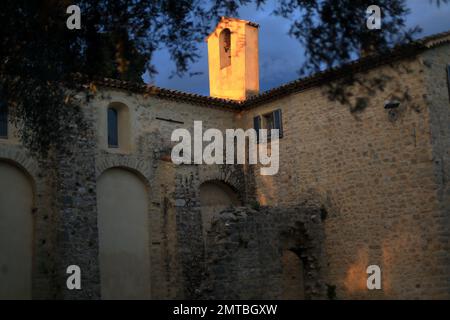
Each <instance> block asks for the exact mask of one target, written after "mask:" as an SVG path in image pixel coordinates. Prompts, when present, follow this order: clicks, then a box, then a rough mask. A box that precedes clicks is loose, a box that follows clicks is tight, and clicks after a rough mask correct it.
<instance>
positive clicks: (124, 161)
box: [96, 155, 150, 189]
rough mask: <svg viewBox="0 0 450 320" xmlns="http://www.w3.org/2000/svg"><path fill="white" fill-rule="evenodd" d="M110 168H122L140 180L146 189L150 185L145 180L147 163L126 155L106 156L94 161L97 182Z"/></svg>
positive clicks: (146, 179)
mask: <svg viewBox="0 0 450 320" xmlns="http://www.w3.org/2000/svg"><path fill="white" fill-rule="evenodd" d="M112 168H123V169H124V170H129V171H132V172H134V173H135V174H136V175H138V176H139V177H140V178H141V179H142V181H143V182H144V183H145V185H146V186H147V188H149V189H150V183H149V181H148V178H147V177H148V175H149V170H150V167H149V164H148V161H146V160H140V159H137V158H135V157H131V156H127V155H108V156H105V157H100V158H98V159H97V161H96V175H97V180H98V178H99V177H100V176H101V175H102V174H103V173H104V172H105V171H106V170H109V169H112Z"/></svg>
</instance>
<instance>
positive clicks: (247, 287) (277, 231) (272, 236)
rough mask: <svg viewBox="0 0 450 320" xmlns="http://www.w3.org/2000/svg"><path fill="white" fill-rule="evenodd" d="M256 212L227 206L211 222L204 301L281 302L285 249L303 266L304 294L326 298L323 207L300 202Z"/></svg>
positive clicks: (204, 279)
mask: <svg viewBox="0 0 450 320" xmlns="http://www.w3.org/2000/svg"><path fill="white" fill-rule="evenodd" d="M255 209H257V210H255ZM255 209H251V208H249V207H230V208H229V209H226V210H224V211H222V212H221V213H220V214H219V215H218V216H217V218H216V219H215V220H214V221H213V224H212V228H211V230H210V231H209V232H208V234H207V242H208V246H207V247H206V253H205V256H206V257H205V261H206V270H205V275H204V278H203V281H202V286H201V294H202V297H203V298H204V299H281V298H283V291H284V290H285V289H286V288H285V287H284V286H286V281H285V280H286V279H284V275H283V260H282V257H283V254H284V252H286V251H287V250H288V251H291V252H293V253H295V254H296V255H297V256H298V257H299V258H300V260H301V261H302V262H303V266H304V270H303V273H304V274H303V278H304V284H303V286H304V292H303V293H302V294H303V296H304V297H305V298H306V299H320V298H326V284H325V283H324V281H323V278H322V271H323V270H322V269H323V267H324V263H325V261H324V256H323V252H322V242H323V236H324V235H323V226H322V219H321V207H320V206H319V205H317V204H314V203H310V202H304V203H302V204H301V205H299V206H294V207H290V208H287V207H286V208H281V207H276V208H274V207H261V208H255ZM287 289H292V288H287Z"/></svg>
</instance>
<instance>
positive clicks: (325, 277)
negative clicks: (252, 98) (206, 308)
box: [0, 45, 450, 299]
mask: <svg viewBox="0 0 450 320" xmlns="http://www.w3.org/2000/svg"><path fill="white" fill-rule="evenodd" d="M448 56H449V46H448V45H446V46H442V47H439V48H435V49H433V50H429V51H428V52H426V53H425V54H424V55H423V56H422V57H418V58H416V59H412V60H408V61H403V62H402V64H401V66H400V65H398V66H397V68H390V67H387V66H386V67H381V68H378V69H376V70H374V71H370V72H368V74H367V76H369V77H371V76H374V75H377V74H378V75H379V74H382V73H384V74H387V75H389V76H390V77H392V79H391V81H390V82H389V83H388V84H387V86H386V88H385V90H384V91H381V92H377V93H376V94H374V95H373V96H369V97H368V99H367V101H368V104H367V106H366V107H365V108H364V109H363V110H358V111H356V112H352V111H350V110H349V109H348V108H347V107H346V106H343V105H340V104H338V103H337V102H333V101H330V100H329V99H328V98H327V96H326V93H325V92H324V90H325V88H324V87H316V88H312V89H308V90H305V91H303V92H299V93H295V94H291V95H289V96H285V97H282V98H279V99H277V100H275V101H273V102H268V103H264V104H262V105H260V106H258V107H254V108H251V109H248V110H245V111H243V112H241V113H234V112H231V111H229V110H225V109H220V108H209V107H204V106H199V105H192V104H188V103H182V102H176V101H171V100H166V99H159V98H157V97H154V96H148V97H146V96H143V95H137V94H131V93H128V92H125V91H121V90H112V89H106V88H99V90H98V92H97V93H96V94H95V96H94V98H93V100H91V101H90V102H89V103H87V104H85V105H83V112H84V115H85V119H86V124H87V127H86V128H80V130H79V135H78V136H77V137H76V141H75V143H74V144H73V145H72V146H71V148H70V149H69V150H68V151H67V152H65V153H56V154H54V155H53V156H52V157H51V158H49V159H33V158H32V157H30V156H29V155H28V153H27V151H26V150H24V149H23V148H22V147H21V146H20V145H19V144H18V142H17V141H16V140H14V139H11V140H10V141H1V144H0V160H1V161H9V162H12V163H15V164H16V165H17V166H19V167H20V168H23V170H24V171H26V172H27V173H28V174H29V175H30V177H31V179H32V180H33V185H34V186H35V190H34V193H35V199H34V204H35V208H34V209H33V214H34V222H35V227H34V228H35V230H34V231H35V239H34V247H33V248H34V252H35V256H34V257H33V259H34V260H33V297H34V298H64V299H80V298H81V299H96V298H100V297H101V292H100V285H101V284H100V277H99V271H100V270H99V263H98V250H99V249H98V230H97V205H96V202H97V199H96V196H97V195H96V182H97V179H98V177H100V175H101V174H102V173H103V172H104V171H106V170H108V169H110V168H121V169H123V170H129V171H131V172H134V173H136V174H137V175H139V176H140V177H142V179H143V180H144V183H145V184H146V186H147V187H148V189H149V199H147V200H148V203H149V209H148V217H149V222H150V227H149V229H150V230H149V232H150V238H149V248H150V260H151V267H150V269H151V282H152V286H151V288H152V292H151V296H152V298H154V299H162V298H179V299H182V298H279V297H281V296H282V287H283V281H284V280H283V272H282V271H283V267H282V258H281V257H282V256H283V250H291V251H293V252H295V253H296V254H297V255H298V256H299V257H300V258H301V260H302V262H303V265H304V268H305V270H306V272H305V297H306V298H311V299H312V298H334V296H335V294H336V297H337V298H411V299H412V298H448V297H449V287H450V284H449V277H448V275H449V274H450V272H449V268H450V262H449V256H448V252H449V250H448V236H449V230H448V226H449V225H450V223H449V221H448V219H449V217H448V212H449V210H450V209H449V208H450V207H449V201H450V200H449V199H450V197H449V184H448V181H449V179H450V177H449V172H450V168H449V164H450V161H449V153H448V150H449V149H450V145H449V143H450V142H449V141H450V133H449V127H448V121H446V119H447V120H448V117H449V97H448V91H447V88H446V87H445V83H446V82H445V78H444V77H445V73H444V72H445V64H446V63H448V61H446V59H447V58H448ZM352 91H353V92H354V93H355V96H356V97H358V96H361V95H364V94H367V92H363V91H364V90H363V89H362V88H361V87H359V86H354V87H352ZM394 98H395V99H399V100H401V104H400V107H399V108H398V109H397V110H395V111H393V112H390V111H388V110H386V109H385V108H384V102H385V100H388V99H394ZM110 103H121V104H123V105H125V106H126V108H128V115H129V129H130V132H129V139H130V141H129V143H128V144H127V147H126V148H123V149H122V148H117V149H111V148H108V146H107V141H106V132H107V131H106V110H107V107H108V105H109V104H110ZM280 108H281V110H282V119H283V128H284V136H283V138H282V139H281V140H280V171H279V173H278V174H277V175H275V176H261V175H259V167H258V166H230V165H220V166H216V165H213V166H208V165H181V166H176V165H174V164H173V163H171V162H170V161H169V159H170V150H171V147H172V146H173V143H172V142H171V141H170V135H171V133H172V131H173V130H174V129H176V128H187V129H188V130H190V131H191V132H192V127H193V122H194V120H202V121H203V123H204V126H205V129H206V128H218V129H221V130H225V129H229V128H236V127H242V128H250V127H252V119H253V117H254V116H255V115H261V114H265V113H266V112H269V111H273V110H274V109H280ZM207 181H221V182H222V183H226V184H227V185H228V186H230V188H231V189H233V190H234V191H235V192H236V194H237V195H238V196H239V198H240V201H241V202H242V203H243V205H249V204H252V205H253V206H254V208H257V207H258V204H257V203H259V204H260V205H261V206H262V207H261V209H260V211H255V210H252V209H249V208H248V207H247V208H238V209H230V210H228V211H224V212H223V213H222V215H221V216H220V217H219V218H218V220H217V221H216V223H215V224H213V228H212V230H211V231H210V232H209V233H208V236H207V239H206V241H207V243H208V245H207V246H205V239H204V236H203V230H202V218H201V203H200V200H199V199H200V194H199V190H200V186H201V184H202V183H204V182H207ZM311 199H312V200H311ZM255 201H257V203H256V202H255ZM205 248H206V251H205ZM71 264H77V265H79V266H80V267H81V270H82V288H83V289H82V290H80V291H69V290H67V289H66V286H65V284H66V278H67V274H66V268H67V266H68V265H71ZM370 264H377V265H379V266H380V267H381V270H382V277H383V282H382V290H381V291H368V290H367V289H366V285H365V284H366V279H367V274H366V267H367V266H368V265H370ZM268 275H271V276H270V277H268ZM268 288H270V290H269V289H268ZM330 288H331V289H330ZM332 288H336V291H335V294H334V289H332ZM327 290H328V291H327ZM330 292H332V293H333V294H330Z"/></svg>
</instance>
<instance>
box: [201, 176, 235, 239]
mask: <svg viewBox="0 0 450 320" xmlns="http://www.w3.org/2000/svg"><path fill="white" fill-rule="evenodd" d="M240 204H241V202H240V200H239V197H238V195H237V193H236V192H235V191H234V190H233V189H232V188H231V187H230V186H228V185H227V184H225V183H223V182H221V181H207V182H204V183H203V184H201V185H200V205H201V212H202V223H203V232H204V234H205V233H206V231H208V230H209V229H210V228H211V223H212V220H213V218H214V216H215V215H216V214H218V213H220V211H222V210H224V209H225V208H227V207H230V206H239V205H240Z"/></svg>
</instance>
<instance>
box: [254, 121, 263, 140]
mask: <svg viewBox="0 0 450 320" xmlns="http://www.w3.org/2000/svg"><path fill="white" fill-rule="evenodd" d="M253 128H254V129H255V130H256V141H257V142H258V143H259V129H261V116H256V117H254V118H253Z"/></svg>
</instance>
